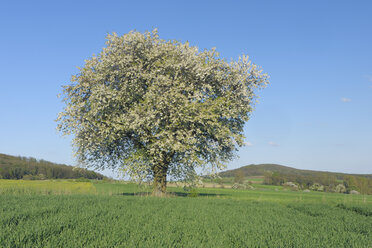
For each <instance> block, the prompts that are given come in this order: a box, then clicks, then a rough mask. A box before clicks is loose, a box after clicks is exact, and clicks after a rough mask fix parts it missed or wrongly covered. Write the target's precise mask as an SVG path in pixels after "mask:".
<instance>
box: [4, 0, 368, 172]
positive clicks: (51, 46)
mask: <svg viewBox="0 0 372 248" xmlns="http://www.w3.org/2000/svg"><path fill="white" fill-rule="evenodd" d="M371 10H372V2H371V1H228V2H227V1H200V2H199V1H182V2H181V1H179V2H176V1H156V2H155V1H130V2H129V1H7V0H5V1H1V3H0V30H1V39H0V54H1V55H0V56H1V57H0V58H1V59H0V153H5V154H11V155H22V156H32V157H36V158H43V159H46V160H50V161H53V162H58V163H66V164H70V165H74V164H75V162H74V160H73V158H72V148H71V144H70V142H71V138H68V137H67V138H64V137H61V135H60V134H58V133H57V131H56V130H55V127H56V123H55V122H54V120H55V119H56V116H57V113H58V112H59V111H61V110H62V108H63V104H62V102H61V101H60V99H58V98H57V94H59V93H60V92H61V86H62V85H64V84H67V83H69V80H70V77H71V75H72V74H74V73H76V72H77V69H76V67H77V66H82V65H83V63H84V59H87V58H89V57H90V56H91V55H92V54H93V53H98V52H99V51H100V50H101V49H102V47H103V46H104V38H105V36H106V34H107V33H111V32H117V33H118V34H125V33H127V32H129V31H130V30H134V29H136V30H137V31H141V32H143V31H146V30H152V29H153V28H155V27H157V28H158V29H159V34H160V37H161V38H164V39H176V40H180V41H189V42H190V43H191V44H192V45H196V46H198V47H199V48H200V49H204V48H207V49H209V48H212V47H216V48H217V50H218V51H219V52H220V54H221V56H222V57H225V58H226V59H230V58H233V59H237V58H238V56H239V55H241V54H248V55H249V56H250V58H251V59H252V61H253V62H254V63H256V64H258V65H260V66H261V67H262V68H263V70H264V71H265V72H267V73H268V74H269V75H270V77H271V79H270V81H271V84H270V85H269V86H268V88H266V89H264V90H263V91H261V92H260V93H259V95H260V99H259V101H260V103H259V104H258V105H257V106H256V110H255V112H254V113H253V114H252V117H251V120H250V121H249V122H248V123H247V125H246V127H245V134H246V137H247V139H246V143H247V144H248V145H247V146H246V147H243V148H241V149H240V151H239V153H238V155H239V156H240V158H239V159H236V160H234V161H232V162H231V163H230V164H229V166H228V168H230V169H231V168H236V167H240V166H243V165H247V164H251V163H256V164H257V163H279V164H283V165H287V166H292V167H295V168H301V169H313V170H327V171H340V172H352V173H372V154H371V153H372V47H371V44H372V32H371V29H372V14H371V12H372V11H371ZM107 173H108V174H109V175H113V174H112V173H110V172H107Z"/></svg>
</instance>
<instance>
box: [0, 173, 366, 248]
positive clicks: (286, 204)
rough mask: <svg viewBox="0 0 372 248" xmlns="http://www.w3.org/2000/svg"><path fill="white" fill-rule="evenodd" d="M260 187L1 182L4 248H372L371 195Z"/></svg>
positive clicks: (1, 241) (0, 221)
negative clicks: (164, 193)
mask: <svg viewBox="0 0 372 248" xmlns="http://www.w3.org/2000/svg"><path fill="white" fill-rule="evenodd" d="M62 184H63V187H64V188H65V189H66V190H65V191H63V187H62V188H61V185H62ZM26 185H27V186H26ZM57 185H58V186H57ZM88 185H89V186H88ZM45 187H46V189H45ZM255 187H256V188H257V189H256V190H233V189H220V188H200V189H197V190H194V191H192V192H184V191H183V190H182V189H180V188H169V191H170V192H173V193H172V195H171V196H170V197H167V198H155V197H151V196H146V192H150V189H149V188H143V187H138V186H137V185H134V184H122V183H105V182H101V183H84V182H68V181H60V182H58V181H45V182H40V181H16V182H14V181H13V182H11V181H9V180H0V192H1V193H0V247H372V197H371V196H362V195H344V194H335V193H334V194H332V193H318V192H310V193H303V192H292V191H284V190H283V188H281V187H272V186H265V185H255ZM17 189H18V190H17ZM26 189H28V190H26ZM73 189H77V190H76V191H73ZM79 189H80V190H79ZM81 189H84V190H81ZM86 189H89V190H86ZM275 189H276V190H275Z"/></svg>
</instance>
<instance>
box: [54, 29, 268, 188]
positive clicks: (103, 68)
mask: <svg viewBox="0 0 372 248" xmlns="http://www.w3.org/2000/svg"><path fill="white" fill-rule="evenodd" d="M267 83H268V76H267V75H266V74H264V73H263V72H262V70H261V69H260V68H259V67H258V66H257V65H255V64H253V63H251V61H250V60H249V59H248V56H245V55H243V56H241V57H240V58H239V60H238V61H231V62H227V61H226V60H225V59H222V58H220V55H219V53H218V52H217V51H216V50H215V49H214V48H213V49H211V50H203V51H199V50H198V48H197V47H195V46H190V44H189V43H188V42H185V43H182V42H179V41H174V40H163V39H160V38H159V35H158V32H157V30H156V29H155V30H153V31H152V32H145V33H140V32H135V31H132V32H129V33H128V34H125V35H123V36H118V35H117V34H115V33H113V34H110V35H107V37H106V46H105V47H104V48H103V50H102V51H101V52H100V53H99V54H98V55H93V56H92V57H91V58H90V59H88V60H86V61H85V65H84V66H83V67H81V68H79V73H78V74H76V75H74V76H73V77H72V80H71V83H70V84H69V85H66V86H64V90H63V95H64V98H63V99H64V102H65V104H66V107H65V109H64V111H63V112H61V113H60V114H59V116H58V119H57V121H58V129H59V130H60V131H61V132H63V133H64V134H68V135H69V134H72V135H74V139H73V146H74V147H75V154H76V156H77V159H78V161H79V162H81V163H82V164H84V165H86V166H88V167H93V168H94V167H95V168H97V169H102V168H120V170H121V171H122V172H123V173H125V175H129V176H130V177H131V178H132V179H135V180H136V179H145V178H147V179H153V180H154V192H165V190H166V177H167V175H169V176H172V177H173V178H176V179H185V178H189V177H190V176H192V175H194V174H195V169H196V168H197V167H201V168H204V169H220V168H223V167H224V165H225V164H226V162H227V161H229V160H231V159H232V158H233V157H234V154H235V151H236V150H237V147H239V146H242V145H243V143H244V142H243V140H244V135H243V126H244V123H245V122H246V121H248V120H249V117H250V113H251V112H252V110H253V107H254V103H255V101H256V90H257V89H259V88H263V87H265V86H266V84H267Z"/></svg>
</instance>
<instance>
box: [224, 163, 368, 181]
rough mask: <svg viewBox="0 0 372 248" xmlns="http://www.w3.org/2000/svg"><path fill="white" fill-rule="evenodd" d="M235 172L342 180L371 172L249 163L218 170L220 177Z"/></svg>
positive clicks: (247, 174) (248, 174) (253, 174)
mask: <svg viewBox="0 0 372 248" xmlns="http://www.w3.org/2000/svg"><path fill="white" fill-rule="evenodd" d="M237 172H240V173H244V176H246V177H249V176H264V175H265V173H268V172H270V173H274V172H276V173H280V174H284V175H293V176H304V177H320V176H324V175H329V176H335V177H336V178H337V179H339V180H342V179H343V178H344V177H345V176H350V175H351V176H359V177H366V178H369V179H372V174H347V173H340V172H328V171H313V170H300V169H295V168H292V167H288V166H284V165H278V164H257V165H255V164H251V165H247V166H243V167H240V168H237V169H233V170H227V171H223V172H220V173H219V175H220V176H221V177H234V176H235V175H236V173H237Z"/></svg>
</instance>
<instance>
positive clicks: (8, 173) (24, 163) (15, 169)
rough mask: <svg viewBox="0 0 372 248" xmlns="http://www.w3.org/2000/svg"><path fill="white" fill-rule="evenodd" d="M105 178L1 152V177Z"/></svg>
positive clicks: (88, 172)
mask: <svg viewBox="0 0 372 248" xmlns="http://www.w3.org/2000/svg"><path fill="white" fill-rule="evenodd" d="M77 178H87V179H98V180H101V179H104V178H105V176H103V175H102V174H100V173H97V172H94V171H90V170H87V169H82V168H75V167H72V166H68V165H64V164H55V163H52V162H49V161H45V160H37V159H35V158H30V157H20V156H18V157H15V156H10V155H6V154H1V153H0V179H29V180H37V179H41V180H42V179H77Z"/></svg>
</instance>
